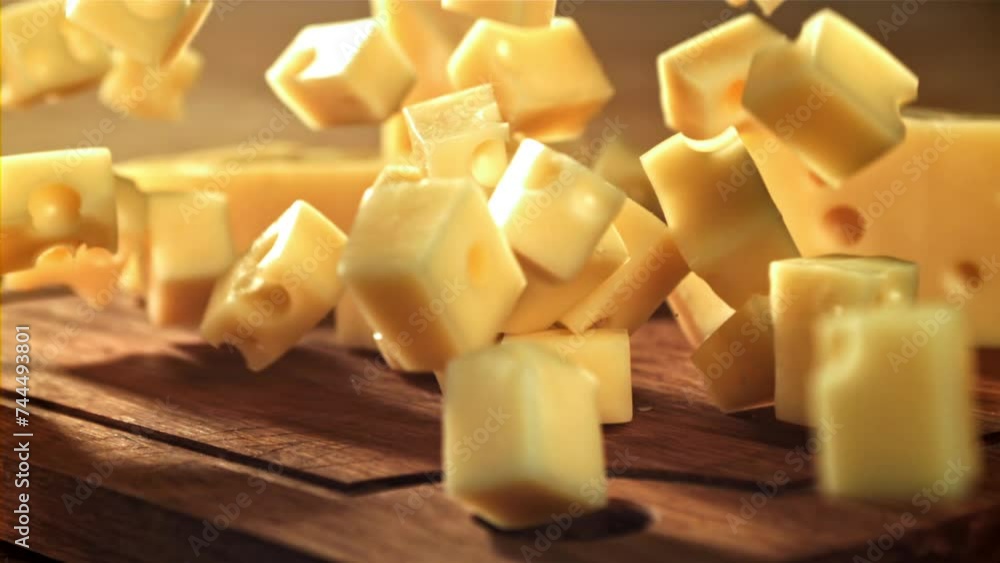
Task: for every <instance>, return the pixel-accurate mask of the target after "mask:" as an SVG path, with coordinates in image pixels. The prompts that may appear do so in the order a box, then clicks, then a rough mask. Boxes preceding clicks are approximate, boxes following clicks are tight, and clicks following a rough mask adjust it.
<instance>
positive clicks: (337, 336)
mask: <svg viewBox="0 0 1000 563" xmlns="http://www.w3.org/2000/svg"><path fill="white" fill-rule="evenodd" d="M333 317H334V321H333V322H334V327H333V330H334V333H333V339H334V342H336V343H337V344H340V345H341V346H347V347H348V348H357V349H359V350H378V347H377V346H376V344H375V333H374V331H372V327H371V325H369V324H368V321H367V320H365V317H364V315H362V313H361V308H360V307H358V304H357V302H356V301H355V300H354V298H353V297H351V293H350V292H346V293H344V295H343V296H342V297H341V298H340V301H338V302H337V308H336V309H334V310H333Z"/></svg>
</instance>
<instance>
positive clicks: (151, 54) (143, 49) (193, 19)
mask: <svg viewBox="0 0 1000 563" xmlns="http://www.w3.org/2000/svg"><path fill="white" fill-rule="evenodd" d="M211 11H212V0H160V1H156V2H149V1H142V0H139V1H136V0H66V18H67V19H69V21H71V22H73V23H74V24H75V25H78V26H80V27H82V28H84V29H86V30H87V31H89V32H90V33H93V34H94V36H95V37H97V38H98V39H100V40H101V41H104V42H105V43H107V44H108V45H110V46H112V47H114V48H115V49H117V50H119V51H121V52H122V53H124V54H125V55H126V56H128V57H129V58H130V59H132V60H135V61H139V62H141V63H143V64H160V65H168V64H170V63H171V62H173V60H174V59H175V58H177V56H178V55H180V53H181V52H182V51H183V50H184V48H185V47H187V45H188V44H189V43H190V42H191V40H192V39H193V38H194V36H195V35H196V34H197V33H198V30H199V29H200V28H201V26H202V24H204V23H205V18H207V17H208V14H209V13H210V12H211Z"/></svg>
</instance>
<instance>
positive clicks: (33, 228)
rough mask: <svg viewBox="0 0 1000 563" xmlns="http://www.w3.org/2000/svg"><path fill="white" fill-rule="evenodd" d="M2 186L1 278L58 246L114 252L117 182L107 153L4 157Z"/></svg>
mask: <svg viewBox="0 0 1000 563" xmlns="http://www.w3.org/2000/svg"><path fill="white" fill-rule="evenodd" d="M0 184H2V185H3V190H2V191H0V216H2V221H0V224H2V228H0V248H2V252H0V273H7V272H13V271H16V270H24V269H28V268H30V267H32V266H33V265H34V263H35V258H36V257H37V256H38V255H39V254H41V253H42V252H44V251H45V250H46V249H48V248H51V247H53V246H56V245H67V244H68V245H79V244H86V245H88V246H91V247H96V248H104V249H107V250H110V251H114V250H115V247H116V244H117V243H116V241H117V234H116V229H115V182H114V178H113V176H112V173H111V153H110V152H109V151H108V149H105V148H93V149H67V150H62V151H50V152H39V153H29V154H19V155H13V156H4V157H2V159H0Z"/></svg>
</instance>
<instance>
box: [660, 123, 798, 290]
mask: <svg viewBox="0 0 1000 563" xmlns="http://www.w3.org/2000/svg"><path fill="white" fill-rule="evenodd" d="M642 165H643V167H644V168H645V169H646V173H647V174H649V179H650V180H651V181H652V182H653V187H654V188H655V189H656V195H657V197H659V199H660V204H661V205H662V206H663V214H664V215H665V216H666V218H667V223H668V224H669V225H670V230H671V231H672V232H673V234H674V238H675V239H676V241H677V247H678V248H679V249H680V251H681V254H683V255H684V259H685V260H686V261H687V263H688V264H689V265H690V266H691V270H692V271H693V272H695V273H697V274H698V275H699V276H701V277H702V278H703V279H704V280H705V281H707V282H708V284H709V285H710V286H712V289H713V290H715V292H716V293H717V294H718V295H719V297H721V298H722V299H724V300H725V301H726V303H728V304H729V305H730V306H731V307H734V308H735V307H740V306H742V305H743V303H745V302H746V301H747V300H748V299H750V297H751V296H753V295H755V294H767V293H768V283H767V266H768V264H769V263H770V262H771V261H772V260H780V259H782V258H791V257H794V256H798V250H796V248H795V243H793V242H792V238H791V236H790V235H789V234H788V229H787V228H785V224H784V222H783V221H782V218H781V214H779V213H778V210H777V209H776V208H775V206H774V202H772V201H771V198H770V196H769V195H768V193H767V187H766V186H765V185H764V181H763V180H762V179H761V177H760V174H759V173H758V172H757V168H756V167H755V166H754V163H753V160H752V159H751V157H750V154H749V152H748V151H747V149H746V148H745V147H744V146H743V143H742V142H741V141H740V139H739V137H738V136H737V135H736V134H735V132H734V130H732V129H730V130H729V131H728V132H727V133H724V134H723V135H722V136H720V137H717V138H716V139H714V140H713V141H712V146H710V147H705V146H703V145H702V144H699V143H695V142H693V141H691V140H689V139H687V138H686V137H684V135H681V134H677V135H674V136H673V137H670V138H669V139H667V140H666V141H663V142H662V143H660V144H659V145H657V146H656V147H654V148H653V149H651V150H650V151H649V152H647V153H646V154H644V155H642ZM719 225H724V226H725V228H721V229H720V228H719Z"/></svg>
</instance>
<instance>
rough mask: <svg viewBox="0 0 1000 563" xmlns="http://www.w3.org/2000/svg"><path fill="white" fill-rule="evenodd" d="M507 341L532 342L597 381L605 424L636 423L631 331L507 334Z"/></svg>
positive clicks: (505, 338) (606, 330)
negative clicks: (633, 418) (633, 405)
mask: <svg viewBox="0 0 1000 563" xmlns="http://www.w3.org/2000/svg"><path fill="white" fill-rule="evenodd" d="M503 341H504V342H532V343H534V344H537V345H539V346H543V347H545V348H547V349H549V350H551V351H552V352H555V353H556V354H557V355H558V356H559V357H561V358H562V359H564V360H566V361H568V362H570V363H572V364H575V365H577V366H580V367H581V368H583V369H585V370H587V371H588V372H590V374H591V375H593V376H594V377H595V378H596V379H597V412H598V414H599V416H600V418H601V422H602V423H603V424H620V423H623V422H630V421H631V420H632V362H631V356H630V354H631V350H630V348H629V338H628V331H626V330H620V329H595V330H589V331H587V332H585V333H583V334H575V333H573V332H570V331H568V330H548V331H545V332H536V333H534V334H524V335H507V336H505V337H504V339H503Z"/></svg>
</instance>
